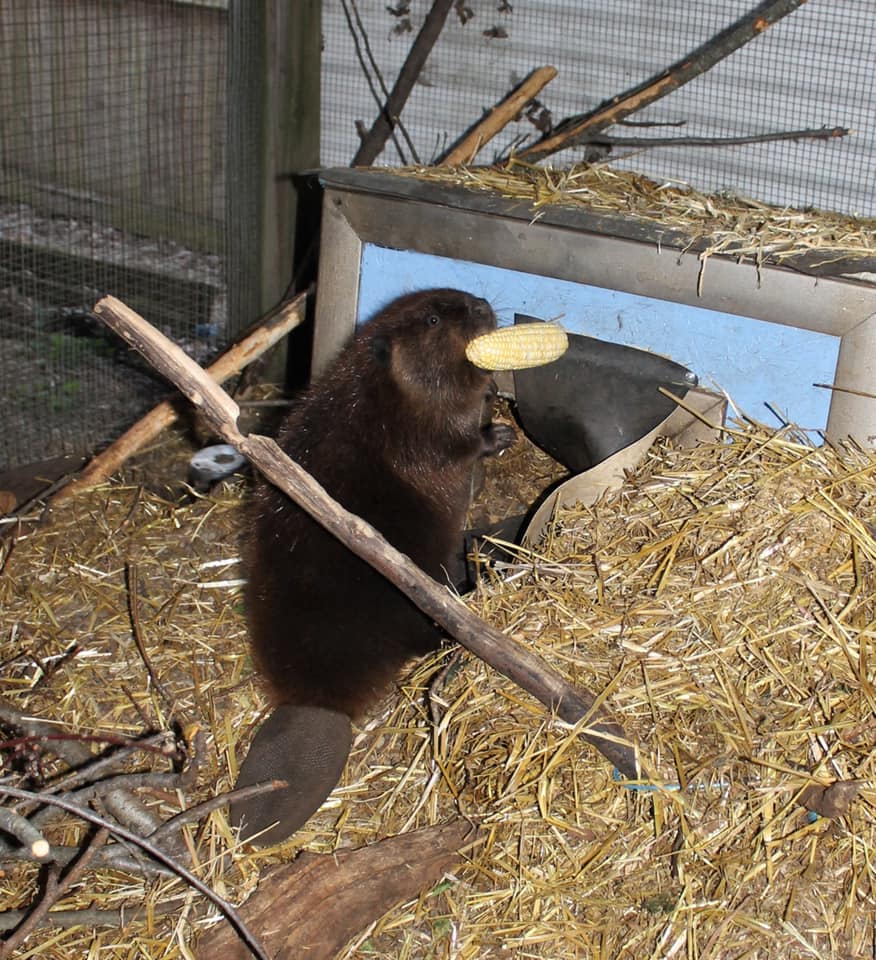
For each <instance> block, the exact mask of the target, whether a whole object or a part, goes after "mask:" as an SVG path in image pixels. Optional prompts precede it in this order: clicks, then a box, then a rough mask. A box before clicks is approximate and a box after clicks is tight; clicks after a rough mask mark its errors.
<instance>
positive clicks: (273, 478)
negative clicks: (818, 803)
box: [94, 297, 640, 779]
mask: <svg viewBox="0 0 876 960" xmlns="http://www.w3.org/2000/svg"><path fill="white" fill-rule="evenodd" d="M94 312H95V314H97V316H99V317H100V318H101V319H102V320H103V321H104V322H105V323H106V324H107V325H108V326H110V327H111V328H112V329H113V330H114V331H115V332H116V333H117V334H119V336H121V337H122V338H123V339H124V340H125V341H126V342H127V343H128V344H130V346H132V347H133V348H134V349H135V350H137V351H138V352H139V353H140V354H141V355H142V356H143V357H145V358H146V360H148V362H149V363H150V364H152V366H154V367H155V368H156V370H158V371H159V372H160V373H162V374H163V375H164V376H165V377H167V378H168V379H169V380H171V381H172V382H173V383H174V384H175V385H176V386H177V387H178V388H179V390H180V391H181V392H182V393H183V394H184V395H185V396H187V397H188V398H189V400H191V401H192V403H194V404H195V405H196V406H198V407H199V408H200V410H201V412H202V414H203V415H204V416H205V417H206V418H207V420H208V421H209V423H210V424H211V426H212V427H213V428H214V429H215V430H216V431H217V433H219V435H220V436H221V437H222V438H223V439H224V440H225V441H226V442H227V443H230V444H232V445H233V446H235V447H236V448H237V449H238V450H239V451H240V452H241V453H242V454H243V455H244V456H246V457H248V458H249V459H250V460H251V461H252V462H253V463H254V464H255V466H256V467H258V469H259V470H260V471H261V473H262V474H263V475H264V476H265V477H266V478H267V479H268V480H270V482H271V483H273V484H275V486H277V487H278V488H279V489H280V490H282V491H283V492H284V493H286V494H287V495H288V496H289V497H291V498H292V499H293V500H294V501H295V502H296V503H297V504H298V505H299V506H301V507H302V508H303V509H304V510H306V511H307V512H308V513H309V514H310V515H311V516H313V517H315V518H316V520H318V521H319V523H321V524H322V525H323V526H324V527H325V528H326V529H327V530H329V532H331V533H333V534H334V535H335V536H336V537H337V538H338V539H339V540H340V541H341V542H342V543H343V544H344V545H345V546H346V547H347V548H348V549H350V550H352V551H353V553H355V554H356V555H357V556H359V557H361V558H362V559H363V560H365V561H366V562H367V563H370V564H371V566H373V567H374V568H375V569H377V570H379V571H380V573H382V574H383V575H384V576H385V577H386V578H387V579H388V580H390V581H391V582H392V583H393V584H395V586H397V587H398V588H399V589H400V590H401V591H402V592H403V593H404V594H405V595H406V596H407V597H409V598H410V599H411V600H412V601H413V602H414V603H415V604H416V605H417V606H418V607H419V608H420V609H421V610H422V611H423V612H424V613H426V614H427V615H428V616H430V617H431V618H432V619H433V620H435V621H437V622H438V623H439V624H440V625H441V626H442V627H443V628H444V629H445V630H446V631H447V632H448V633H449V634H450V635H451V636H452V637H454V638H455V639H457V640H458V641H459V642H460V643H461V644H463V646H465V647H467V648H468V649H469V650H471V651H472V653H474V654H475V655H476V656H478V657H480V658H481V659H482V660H484V661H486V662H487V663H488V664H490V666H492V667H494V668H495V669H496V670H498V671H499V672H500V673H503V674H504V675H505V676H506V677H508V678H509V679H510V680H512V681H514V682H515V683H516V684H518V685H519V686H521V687H523V689H525V690H527V691H528V692H529V693H531V694H532V695H533V696H534V697H536V698H537V699H538V700H540V701H541V702H542V703H543V704H544V705H545V706H546V707H548V709H550V710H552V711H556V713H557V715H558V716H559V717H560V719H562V720H564V721H565V722H567V723H570V724H579V723H582V726H583V729H582V731H581V736H582V737H583V738H584V739H585V740H586V741H588V742H589V743H591V744H593V746H595V747H596V748H597V749H598V750H599V751H600V752H601V753H602V754H603V755H604V756H605V757H607V758H608V759H609V760H610V761H611V762H612V763H613V764H614V765H615V767H617V769H618V770H619V771H620V772H621V774H622V775H623V776H624V777H628V778H631V779H638V778H639V776H640V772H639V760H638V754H637V749H636V746H635V745H634V744H633V742H632V741H631V740H630V739H629V738H628V737H627V736H626V734H625V733H624V731H623V729H622V728H621V727H620V725H619V724H617V723H615V722H613V721H610V720H608V719H606V718H605V717H604V715H603V714H602V713H601V711H600V709H599V707H598V702H597V699H596V698H595V697H594V696H593V695H592V694H590V693H589V692H587V691H585V690H582V689H579V688H577V687H575V686H573V685H572V684H570V683H569V682H568V681H567V680H566V679H565V678H564V677H562V676H561V675H560V674H559V673H557V672H556V671H555V670H552V669H551V668H550V667H548V666H547V665H546V664H545V663H543V662H542V661H541V660H540V659H539V658H538V657H537V656H535V655H534V654H533V653H531V652H530V651H529V650H527V649H526V648H525V647H523V646H521V645H519V644H516V643H514V642H513V641H511V640H509V639H508V638H507V637H506V636H504V635H503V634H502V633H500V632H499V631H498V630H496V629H495V628H494V627H491V626H490V625H489V624H487V623H485V622H484V621H483V620H481V619H480V617H478V616H476V615H475V614H474V613H472V612H471V611H470V610H469V609H468V608H467V607H466V606H465V604H464V603H463V602H462V601H461V600H460V599H459V598H458V597H456V596H453V595H451V594H450V593H449V592H448V591H447V589H446V588H445V587H442V586H441V585H439V584H438V583H436V582H435V581H434V580H432V579H431V578H430V577H429V576H427V575H426V574H425V573H424V572H423V571H422V570H420V569H419V567H417V566H416V565H415V564H414V563H412V562H411V560H410V559H409V558H408V557H407V556H405V555H404V554H402V553H400V552H399V551H398V550H396V549H395V547H393V546H392V545H391V544H390V543H389V542H388V541H387V540H386V539H385V538H384V537H383V536H382V535H381V534H380V533H378V532H377V531H376V530H375V529H374V528H373V527H372V526H370V525H369V524H367V523H366V522H365V521H364V520H362V519H361V518H359V517H357V516H355V515H354V514H351V513H349V512H348V511H346V510H344V509H343V507H341V505H340V504H339V503H337V501H335V500H333V499H332V498H331V497H330V496H329V495H328V493H326V491H325V490H324V489H323V488H322V487H321V486H320V485H319V484H318V483H317V482H316V480H314V478H313V477H311V476H310V474H308V473H307V472H306V471H305V470H303V469H302V468H301V467H300V466H299V465H298V464H296V463H295V462H294V461H292V460H291V459H290V458H289V457H288V456H286V454H285V453H284V452H283V451H282V450H281V449H280V447H279V446H278V445H277V444H276V443H275V442H274V441H273V440H271V439H269V438H267V437H260V436H255V435H250V436H248V437H244V436H243V435H242V434H241V433H240V431H239V430H238V428H237V418H238V415H239V408H238V406H237V404H236V403H235V402H234V401H233V400H232V399H231V397H229V396H228V395H227V394H226V393H225V392H224V391H223V390H222V388H221V387H219V386H218V384H216V383H214V382H213V381H212V380H210V378H209V377H208V376H207V375H206V374H205V372H204V371H203V370H202V369H201V368H200V367H199V366H198V365H197V364H196V363H195V362H194V361H193V360H192V359H191V358H190V357H188V356H187V355H186V354H185V353H184V352H183V351H182V350H181V349H180V348H179V347H178V346H177V345H176V344H174V343H172V342H171V341H170V340H168V339H167V338H166V337H165V336H163V334H161V333H160V332H159V331H158V330H156V329H155V328H154V327H152V326H151V325H150V324H149V323H147V322H146V321H145V320H144V319H143V318H142V317H141V316H139V315H138V314H137V313H135V312H134V311H133V310H131V309H130V307H127V306H126V305H125V304H124V303H122V302H121V301H119V300H116V299H115V298H114V297H105V298H104V299H103V300H101V301H100V302H99V303H98V304H97V305H96V306H95V308H94Z"/></svg>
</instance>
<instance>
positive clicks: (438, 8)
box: [350, 0, 453, 167]
mask: <svg viewBox="0 0 876 960" xmlns="http://www.w3.org/2000/svg"><path fill="white" fill-rule="evenodd" d="M452 6H453V0H434V2H433V4H432V7H431V9H430V10H429V12H428V13H427V14H426V19H425V20H424V21H423V26H422V27H421V28H420V32H419V33H418V34H417V37H416V39H415V40H414V42H413V44H412V45H411V49H410V51H409V52H408V55H407V58H406V59H405V62H404V63H403V64H402V68H401V70H399V74H398V76H397V77H396V80H395V83H394V84H393V87H392V90H391V91H390V93H389V96H388V97H387V98H386V103H385V104H384V106H383V108H382V109H381V111H380V113H379V114H378V115H377V119H376V120H375V121H374V123H373V125H372V127H371V129H370V130H369V131H368V133H367V134H366V135H365V138H364V139H363V141H362V143H361V144H360V145H359V149H358V150H357V151H356V155H355V156H354V157H353V161H352V163H351V164H350V165H351V166H353V167H367V166H370V165H371V164H372V163H374V161H375V160H376V159H377V157H378V156H379V155H380V151H381V150H382V149H383V146H384V144H385V143H386V141H387V138H388V137H389V135H390V133H391V132H392V129H393V127H395V125H396V124H397V123H398V118H399V115H400V114H401V112H402V110H403V109H404V105H405V104H406V103H407V101H408V97H409V96H410V95H411V90H413V88H414V84H415V83H416V81H417V77H419V75H420V72H421V71H422V69H423V64H424V63H425V62H426V59H427V58H428V56H429V54H430V53H431V51H432V47H434V46H435V41H436V40H437V39H438V37H439V36H440V34H441V31H442V30H443V29H444V22H445V21H446V20H447V14H448V13H450V9H451V7H452Z"/></svg>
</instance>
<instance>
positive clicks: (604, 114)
mask: <svg viewBox="0 0 876 960" xmlns="http://www.w3.org/2000/svg"><path fill="white" fill-rule="evenodd" d="M805 2H806V0H763V2H761V3H759V4H758V5H757V6H756V7H755V8H754V9H753V10H751V11H750V12H749V13H747V14H745V16H743V17H740V18H739V19H738V20H737V21H736V22H735V23H733V24H731V25H730V26H729V27H727V28H726V29H724V30H722V31H721V32H720V33H718V34H716V35H715V36H714V37H712V38H711V39H710V40H708V41H706V43H704V44H702V45H701V46H699V47H697V48H696V50H693V51H691V52H690V53H689V54H687V56H685V57H682V59H681V60H678V61H676V62H675V63H674V64H672V66H671V67H667V69H666V70H664V71H663V72H662V73H659V74H657V76H656V77H651V78H650V79H648V80H646V81H645V82H644V83H640V84H639V85H638V86H635V87H633V88H632V89H631V90H627V91H626V92H624V93H620V94H618V95H617V96H616V97H612V98H611V99H610V100H606V101H605V102H604V103H601V104H600V105H599V106H598V107H597V108H596V109H595V110H592V111H591V112H590V113H585V114H581V115H579V116H576V117H569V118H568V119H567V120H564V121H563V122H562V123H561V124H559V125H558V126H557V127H556V128H555V129H554V131H553V132H552V133H550V134H549V135H548V136H546V137H543V138H542V139H541V140H539V141H538V142H537V143H534V144H532V146H530V147H527V148H526V149H525V150H521V151H520V152H519V153H518V154H517V156H518V157H519V158H520V159H523V160H528V161H530V162H534V161H537V160H542V159H544V158H545V157H548V156H550V155H551V154H552V153H557V152H558V151H559V150H565V149H566V148H567V147H573V146H575V145H576V144H579V143H582V142H585V141H586V140H587V136H588V134H591V135H592V134H595V133H599V132H600V131H602V130H605V129H606V128H607V127H610V126H612V125H613V124H615V123H618V122H619V121H621V120H623V119H624V117H627V116H629V115H630V114H631V113H635V112H636V111H637V110H641V109H642V108H643V107H647V106H648V105H649V104H651V103H654V101H655V100H659V99H660V98H661V97H665V96H666V95H667V94H669V93H672V92H673V91H674V90H677V89H678V88H679V87H682V86H684V85H685V84H686V83H689V82H690V81H691V80H693V79H694V78H696V77H698V76H700V75H701V74H703V73H705V72H706V71H707V70H710V69H711V68H712V67H713V66H714V65H715V64H716V63H719V62H720V61H721V60H723V59H724V58H725V57H728V56H730V54H731V53H733V52H734V51H736V50H738V49H739V48H740V47H742V46H744V45H745V44H746V43H748V41H749V40H753V39H754V38H755V37H757V36H759V35H760V34H761V33H763V32H764V30H766V29H767V28H768V27H771V26H772V25H773V24H774V23H776V21H778V20H781V19H782V17H785V16H787V15H788V14H789V13H793V12H794V10H796V9H797V8H798V7H801V6H802V5H803V4H804V3H805Z"/></svg>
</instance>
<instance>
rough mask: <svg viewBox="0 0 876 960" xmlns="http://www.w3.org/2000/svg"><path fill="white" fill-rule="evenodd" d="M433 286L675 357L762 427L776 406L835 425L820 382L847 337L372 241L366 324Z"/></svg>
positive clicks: (364, 287)
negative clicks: (403, 298)
mask: <svg viewBox="0 0 876 960" xmlns="http://www.w3.org/2000/svg"><path fill="white" fill-rule="evenodd" d="M424 287H457V288H459V289H461V290H467V291H469V292H470V293H473V294H476V295H477V296H480V297H485V298H486V299H487V300H489V301H490V303H491V304H492V305H493V307H494V309H495V310H496V313H497V314H498V316H499V321H500V323H511V322H512V321H513V317H514V314H515V313H528V314H531V315H532V316H536V317H543V318H545V319H552V318H556V317H560V318H561V322H562V324H563V326H565V327H566V329H567V330H569V331H571V332H574V333H583V334H586V335H587V336H591V337H599V338H600V339H602V340H609V341H611V342H613V343H620V344H624V345H626V346H632V347H640V348H642V349H645V350H650V351H652V352H654V353H659V354H663V355H664V356H668V357H671V358H672V359H673V360H676V361H678V362H679V363H683V364H684V365H685V366H687V367H690V369H692V370H693V371H694V372H695V373H696V374H697V376H699V378H700V382H701V383H702V385H703V386H705V387H709V388H711V389H717V390H723V391H724V392H726V393H727V395H728V396H729V397H730V399H731V400H732V402H733V403H734V404H735V405H736V406H737V407H738V408H739V409H740V410H741V411H743V412H745V413H747V414H749V415H750V416H751V417H753V418H755V419H756V420H761V421H763V422H765V423H768V424H774V425H776V426H778V425H779V421H778V420H777V418H776V416H775V415H774V414H773V413H771V412H770V410H769V408H768V407H767V406H766V404H770V405H772V406H773V407H774V408H775V409H776V410H778V411H780V412H781V414H782V415H783V416H784V417H786V418H787V419H788V420H790V421H792V422H794V423H797V424H799V425H800V426H801V427H804V428H805V429H808V430H822V429H824V427H825V426H826V424H827V414H828V410H829V407H830V399H831V397H830V391H828V390H824V389H819V388H816V387H813V386H812V384H813V383H833V380H834V373H835V371H836V363H837V357H838V354H839V338H838V337H831V336H828V335H827V334H823V333H813V332H812V331H809V330H801V329H799V328H796V327H786V326H783V325H782V324H778V323H767V322H765V321H762V320H754V319H752V318H751V317H740V316H736V315H734V314H729V313H720V312H718V311H715V310H705V309H703V308H702V307H690V306H686V305H684V304H678V303H672V302H670V301H667V300H658V299H656V298H652V297H641V296H635V295H633V294H629V293H622V292H620V291H617V290H606V289H603V288H601V287H594V286H589V285H587V284H580V283H570V282H568V281H565V280H554V279H552V278H549V277H540V276H537V275H535V274H530V273H521V272H518V271H514V270H503V269H500V268H498V267H490V266H485V265H483V264H477V263H470V262H467V261H463V260H451V259H448V258H445V257H433V256H429V255H426V254H421V253H411V252H408V251H399V250H388V249H386V248H384V247H378V246H375V245H373V244H367V245H366V246H365V249H364V251H363V255H362V269H361V280H360V290H359V320H360V322H361V320H363V319H367V318H368V317H370V316H372V315H373V314H374V313H375V312H376V311H377V310H379V309H380V308H381V307H382V306H383V305H384V304H386V303H388V302H389V301H390V300H392V299H394V298H395V297H397V296H399V295H401V294H403V293H408V292H410V291H412V290H418V289H422V288H424ZM792 310H793V304H789V311H792Z"/></svg>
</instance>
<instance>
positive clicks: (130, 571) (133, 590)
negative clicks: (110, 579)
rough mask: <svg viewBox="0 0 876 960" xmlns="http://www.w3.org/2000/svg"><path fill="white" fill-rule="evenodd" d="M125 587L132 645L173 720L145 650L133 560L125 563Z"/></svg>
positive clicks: (167, 697) (171, 705)
mask: <svg viewBox="0 0 876 960" xmlns="http://www.w3.org/2000/svg"><path fill="white" fill-rule="evenodd" d="M125 586H126V587H127V588H128V593H127V596H128V615H129V616H130V618H131V632H132V633H133V635H134V643H136V644H137V650H138V651H139V653H140V659H141V660H142V661H143V665H144V666H145V667H146V672H147V673H148V674H149V679H150V680H151V681H152V686H153V687H155V689H156V690H157V691H158V693H159V694H160V696H161V699H162V700H163V701H164V703H165V705H166V707H167V709H168V710H169V711H170V718H171V719H172V718H173V710H174V703H173V699H172V698H171V696H170V694H169V693H168V692H167V690H165V688H164V685H163V684H162V683H161V681H160V680H159V679H158V675H157V674H156V672H155V669H154V668H153V666H152V660H151V659H150V657H149V653H148V651H147V650H146V644H145V642H144V641H143V630H142V627H141V626H140V603H139V597H140V591H139V587H138V584H137V564H136V563H135V562H134V561H133V560H128V561H127V562H126V563H125Z"/></svg>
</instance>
